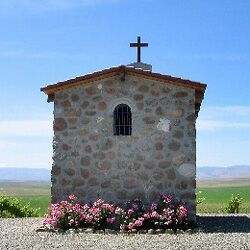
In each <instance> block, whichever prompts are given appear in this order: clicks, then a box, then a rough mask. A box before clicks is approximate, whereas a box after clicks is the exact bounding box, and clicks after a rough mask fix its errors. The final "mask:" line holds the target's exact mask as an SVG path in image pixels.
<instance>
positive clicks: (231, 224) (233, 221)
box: [197, 215, 250, 233]
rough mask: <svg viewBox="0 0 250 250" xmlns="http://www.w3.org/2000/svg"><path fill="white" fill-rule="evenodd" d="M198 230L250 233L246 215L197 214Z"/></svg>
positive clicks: (249, 224)
mask: <svg viewBox="0 0 250 250" xmlns="http://www.w3.org/2000/svg"><path fill="white" fill-rule="evenodd" d="M197 219H198V220H197V222H198V227H199V230H200V231H202V232H205V233H250V216H248V215H225V216H224V215H211V216H210V215H209V216H203V215H199V216H197Z"/></svg>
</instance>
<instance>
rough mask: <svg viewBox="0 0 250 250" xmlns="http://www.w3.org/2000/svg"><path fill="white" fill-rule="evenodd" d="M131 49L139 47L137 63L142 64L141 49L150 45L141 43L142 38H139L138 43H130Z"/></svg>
mask: <svg viewBox="0 0 250 250" xmlns="http://www.w3.org/2000/svg"><path fill="white" fill-rule="evenodd" d="M130 47H137V62H138V63H140V62H141V47H148V43H141V37H140V36H138V37H137V43H130Z"/></svg>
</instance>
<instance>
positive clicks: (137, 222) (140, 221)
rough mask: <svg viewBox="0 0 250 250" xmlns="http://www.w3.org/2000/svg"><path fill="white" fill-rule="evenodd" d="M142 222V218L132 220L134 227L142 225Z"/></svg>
mask: <svg viewBox="0 0 250 250" xmlns="http://www.w3.org/2000/svg"><path fill="white" fill-rule="evenodd" d="M142 224H143V220H140V219H139V220H136V221H135V222H134V225H135V226H136V227H141V226H142Z"/></svg>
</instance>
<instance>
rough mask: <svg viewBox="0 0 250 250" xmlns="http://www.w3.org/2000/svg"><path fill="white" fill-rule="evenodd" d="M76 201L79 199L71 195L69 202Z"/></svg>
mask: <svg viewBox="0 0 250 250" xmlns="http://www.w3.org/2000/svg"><path fill="white" fill-rule="evenodd" d="M76 199H77V197H76V196H75V195H73V194H71V195H69V200H71V201H74V200H76Z"/></svg>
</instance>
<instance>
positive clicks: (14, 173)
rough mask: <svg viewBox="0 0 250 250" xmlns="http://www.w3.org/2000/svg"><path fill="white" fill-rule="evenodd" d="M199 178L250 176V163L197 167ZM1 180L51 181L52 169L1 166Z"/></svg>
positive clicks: (200, 179)
mask: <svg viewBox="0 0 250 250" xmlns="http://www.w3.org/2000/svg"><path fill="white" fill-rule="evenodd" d="M196 175H197V180H198V181H202V180H220V179H221V180H223V179H240V178H250V165H237V166H230V167H197V173H196ZM0 180H5V181H7V180H10V181H45V182H49V181H50V169H46V168H0Z"/></svg>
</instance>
